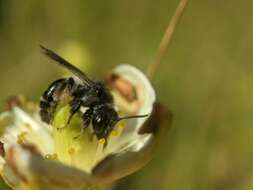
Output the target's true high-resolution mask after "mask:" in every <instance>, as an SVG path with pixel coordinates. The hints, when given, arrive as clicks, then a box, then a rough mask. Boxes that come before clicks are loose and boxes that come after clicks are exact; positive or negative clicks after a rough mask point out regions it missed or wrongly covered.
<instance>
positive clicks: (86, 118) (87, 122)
mask: <svg viewBox="0 0 253 190" xmlns="http://www.w3.org/2000/svg"><path fill="white" fill-rule="evenodd" d="M89 112H90V110H87V111H86V112H85V113H84V114H83V115H82V119H83V125H82V127H81V131H80V133H79V134H78V135H77V136H75V137H74V139H78V138H79V137H81V136H82V135H83V132H84V130H85V129H86V128H88V127H89V125H90V120H91V119H90V113H89ZM90 140H92V138H90Z"/></svg>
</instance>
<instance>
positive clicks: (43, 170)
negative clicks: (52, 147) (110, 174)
mask: <svg viewBox="0 0 253 190" xmlns="http://www.w3.org/2000/svg"><path fill="white" fill-rule="evenodd" d="M5 158H6V161H7V165H6V170H5V172H4V173H3V178H4V179H5V181H6V182H7V183H8V184H10V182H15V183H12V184H10V185H11V186H12V187H13V186H14V188H15V189H47V190H75V189H81V188H84V187H87V186H90V185H91V184H94V183H95V181H94V180H93V178H92V176H90V175H89V174H87V173H85V172H83V171H81V170H78V169H75V168H71V167H68V166H66V165H63V164H61V163H59V162H56V161H51V160H46V159H45V158H43V157H42V156H41V155H40V154H38V153H36V152H34V151H33V149H31V148H29V147H27V146H19V145H17V146H13V147H11V148H10V149H9V150H8V151H7V153H6V157H5ZM13 179H15V180H14V181H13Z"/></svg>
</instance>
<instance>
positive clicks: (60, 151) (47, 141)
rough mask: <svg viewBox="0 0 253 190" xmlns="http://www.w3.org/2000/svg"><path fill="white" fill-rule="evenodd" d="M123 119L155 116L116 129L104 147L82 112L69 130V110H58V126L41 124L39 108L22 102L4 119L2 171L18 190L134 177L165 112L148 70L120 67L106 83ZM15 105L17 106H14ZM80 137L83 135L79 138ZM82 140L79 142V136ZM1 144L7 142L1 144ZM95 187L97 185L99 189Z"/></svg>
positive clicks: (87, 184)
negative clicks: (85, 124) (85, 126)
mask: <svg viewBox="0 0 253 190" xmlns="http://www.w3.org/2000/svg"><path fill="white" fill-rule="evenodd" d="M106 82H107V85H108V86H109V87H110V89H111V92H112V94H113V96H114V99H115V109H117V111H118V113H119V115H121V116H127V115H133V114H137V115H141V114H149V117H147V118H138V119H131V120H130V119H129V120H124V121H122V122H120V123H119V124H118V125H117V126H115V129H114V131H112V133H111V135H110V136H109V138H108V141H107V142H108V144H107V146H106V147H105V148H103V147H104V144H103V143H104V140H97V139H96V138H94V137H93V136H92V135H91V131H90V130H89V129H85V130H84V132H83V133H82V134H80V130H81V122H82V120H81V118H80V115H78V114H76V116H75V117H73V119H72V121H71V123H70V124H69V125H68V126H67V127H66V128H64V129H58V127H61V126H64V123H66V120H67V116H68V115H69V106H68V105H62V106H61V107H60V108H59V109H57V111H56V113H55V116H54V121H53V124H52V126H49V125H47V124H45V123H43V122H41V120H40V117H39V115H38V107H37V105H36V104H34V103H31V102H28V101H25V100H24V99H22V98H21V99H20V98H19V99H18V101H16V102H15V101H14V103H13V102H10V103H11V104H12V105H11V106H10V109H9V111H6V112H4V113H2V114H1V115H0V141H1V142H2V143H3V144H2V146H0V154H1V156H0V172H1V176H2V177H3V179H4V180H5V181H6V183H7V184H9V185H10V186H11V187H12V188H14V189H48V190H51V189H52V190H57V189H61V190H62V189H66V190H67V189H68V190H71V189H85V188H88V187H97V188H98V187H99V186H100V185H103V184H107V183H111V182H113V181H115V180H117V179H119V178H122V177H124V176H126V175H129V174H131V173H133V172H135V171H136V170H138V169H140V168H141V167H143V166H144V165H145V164H146V163H147V162H148V161H149V160H150V159H151V158H152V155H153V151H154V146H155V144H156V141H157V139H158V135H157V133H156V132H157V131H159V125H160V124H161V118H162V117H167V116H164V113H165V112H164V110H163V109H162V108H161V106H160V105H159V104H157V103H155V92H154V90H153V88H152V86H151V84H150V83H149V81H148V79H147V78H146V77H145V76H144V74H143V73H142V72H140V71H139V70H137V69H136V68H134V67H132V66H130V65H121V66H119V67H117V68H116V69H115V70H114V71H113V73H112V74H110V75H109V77H108V78H107V79H106ZM13 104H14V105H13ZM78 135H79V136H78ZM77 136H78V138H75V137H77ZM0 145H1V144H0ZM94 185H95V186H94Z"/></svg>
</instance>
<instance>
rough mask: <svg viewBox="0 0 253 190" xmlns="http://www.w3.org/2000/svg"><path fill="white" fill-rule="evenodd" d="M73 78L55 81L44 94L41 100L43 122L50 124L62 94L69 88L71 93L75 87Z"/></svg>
mask: <svg viewBox="0 0 253 190" xmlns="http://www.w3.org/2000/svg"><path fill="white" fill-rule="evenodd" d="M74 84H75V83H74V79H73V78H63V79H58V80H56V81H54V82H53V83H52V84H51V85H50V86H49V87H48V89H47V90H46V91H45V92H44V94H43V95H42V97H41V100H40V117H41V120H42V121H44V122H46V123H50V122H51V120H52V117H53V114H54V111H55V109H56V106H57V103H58V101H59V99H60V96H61V94H62V92H63V91H64V90H65V89H66V87H67V88H68V91H69V93H71V91H70V90H71V89H72V88H73V86H74Z"/></svg>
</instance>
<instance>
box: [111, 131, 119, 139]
mask: <svg viewBox="0 0 253 190" xmlns="http://www.w3.org/2000/svg"><path fill="white" fill-rule="evenodd" d="M118 135H119V134H118V131H116V130H113V131H112V132H111V136H112V137H117V136H118Z"/></svg>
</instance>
